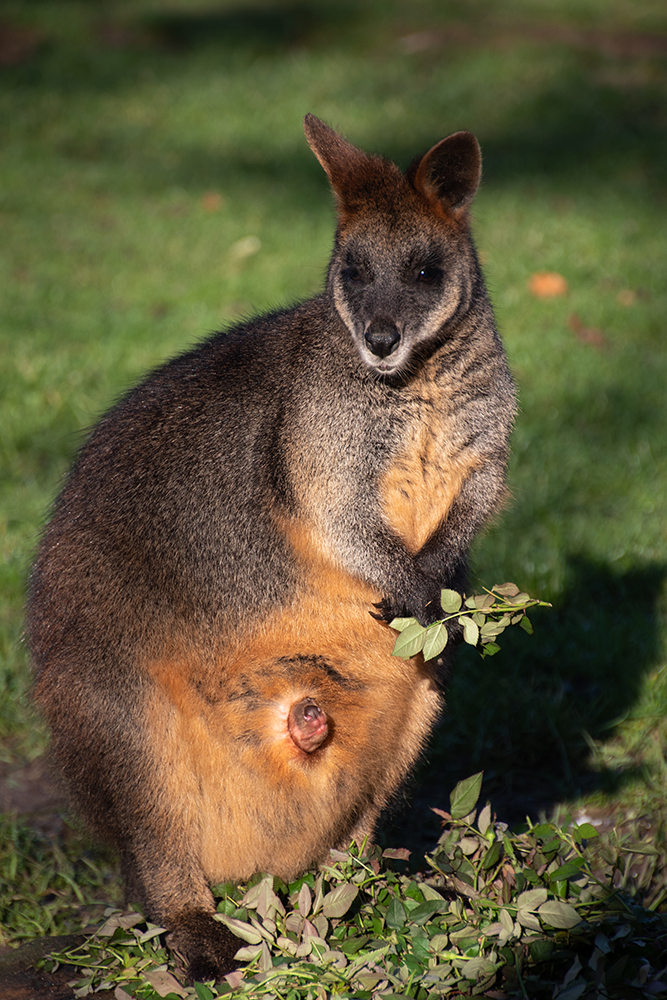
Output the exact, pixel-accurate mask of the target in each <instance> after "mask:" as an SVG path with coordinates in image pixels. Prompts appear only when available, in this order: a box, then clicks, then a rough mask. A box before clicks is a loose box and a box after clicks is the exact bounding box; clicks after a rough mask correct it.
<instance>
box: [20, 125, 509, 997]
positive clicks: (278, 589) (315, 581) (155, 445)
mask: <svg viewBox="0 0 667 1000" xmlns="http://www.w3.org/2000/svg"><path fill="white" fill-rule="evenodd" d="M305 127H306V135H307V138H308V141H309V143H310V145H311V147H312V148H313V151H314V152H315V154H316V156H317V157H318V159H319V160H320V162H321V163H322V165H323V167H324V169H325V170H326V172H327V175H328V176H329V179H330V182H331V185H332V188H333V190H334V193H335V195H336V199H337V204H338V213H339V225H338V229H337V233H336V240H335V245H334V250H333V255H332V260H331V265H330V269H329V276H328V281H327V289H326V291H325V292H324V293H323V294H322V295H320V296H318V297H317V298H315V299H312V300H311V301H309V302H305V303H302V304H300V305H297V306H295V307H294V308H292V309H289V310H285V311H283V312H278V313H274V314H272V315H269V316H265V317H260V318H258V319H257V320H255V321H254V322H252V323H249V324H246V325H244V326H241V327H238V328H236V329H233V330H230V331H228V332H226V333H224V334H219V335H216V336H215V337H213V338H211V339H210V340H208V341H206V342H204V343H203V344H201V345H200V346H199V347H197V348H195V349H194V350H192V351H189V352H188V353H186V354H184V355H183V356H182V357H180V358H176V359H174V360H173V361H172V362H169V363H168V364H166V365H164V366H163V367H162V368H160V369H158V370H157V371H156V372H154V373H153V374H151V375H149V376H148V377H147V378H146V379H145V381H144V382H143V383H142V384H141V385H139V386H138V387H137V388H136V389H135V390H133V391H132V392H131V393H129V394H128V395H127V396H126V397H125V398H124V399H123V400H121V401H120V403H119V404H118V405H117V406H116V407H115V408H114V409H113V410H112V411H111V412H110V413H109V414H108V415H107V416H106V417H105V418H104V419H103V420H102V421H101V422H100V424H99V425H98V427H97V428H96V429H95V430H94V432H93V433H92V435H91V437H90V439H89V441H88V442H87V444H86V445H85V446H84V448H83V449H82V451H81V454H80V455H79V457H78V459H77V462H76V464H75V466H74V468H73V470H72V472H71V474H70V477H69V479H68V481H67V483H66V485H65V487H64V489H63V491H62V493H61V496H60V498H59V500H58V502H57V504H56V507H55V511H54V515H53V518H52V521H51V523H50V525H49V527H48V529H47V531H46V532H45V535H44V539H43V541H42V544H41V547H40V550H39V553H38V557H37V561H36V564H35V568H34V571H33V575H32V578H31V587H30V600H29V617H28V632H29V639H30V644H31V649H32V654H33V658H34V662H35V666H36V671H37V681H36V687H35V693H36V698H37V701H38V703H39V704H40V705H41V707H42V709H43V710H44V712H45V714H46V716H47V718H48V719H49V722H50V723H51V727H52V748H53V755H54V758H55V760H56V762H57V763H58V765H59V767H60V769H61V770H62V773H63V775H64V778H65V780H66V782H67V784H68V786H69V789H70V792H71V796H72V801H73V803H74V805H75V806H76V808H77V809H78V810H79V811H80V812H81V814H82V815H83V817H84V818H85V819H86V820H87V822H88V823H89V825H90V827H91V828H92V829H93V830H94V831H95V832H96V833H97V834H98V835H99V836H101V837H104V838H106V839H107V840H109V841H111V842H112V843H113V844H115V845H116V847H117V848H118V850H119V852H120V854H121V858H122V863H123V870H124V873H125V877H126V880H127V890H128V896H129V897H130V899H131V900H134V901H137V902H140V903H141V904H142V905H143V906H144V907H145V909H146V912H147V914H148V915H149V916H150V917H151V918H152V919H153V920H155V921H158V922H161V923H163V924H164V925H165V926H166V927H167V928H168V929H169V938H168V940H169V943H170V946H171V947H172V948H173V949H174V951H175V952H176V953H177V954H179V955H181V956H182V960H183V963H184V965H185V967H186V970H187V975H188V977H189V979H190V980H194V979H198V978H199V979H201V978H211V977H217V976H220V975H221V974H223V973H224V972H225V971H227V970H228V969H229V968H231V967H232V964H233V955H234V951H235V950H236V948H237V946H238V944H239V942H238V941H237V940H236V939H234V938H233V937H232V936H231V935H230V934H229V932H228V931H227V930H226V929H225V928H224V927H223V926H222V925H221V924H219V923H217V922H216V921H215V920H213V918H212V914H213V911H214V904H213V898H212V896H211V893H210V890H209V888H208V886H209V884H210V883H212V882H219V881H223V880H227V879H245V878H247V877H249V876H250V875H252V874H253V873H255V872H257V871H265V870H268V871H271V872H273V873H274V874H276V875H280V876H281V877H282V878H283V879H286V880H288V879H292V878H293V877H294V876H296V875H297V874H298V873H299V872H301V871H303V870H304V869H306V868H308V867H310V866H312V865H316V864H318V863H320V862H321V861H323V860H324V859H325V858H326V857H327V855H328V851H329V849H330V848H331V847H335V846H339V847H340V846H344V845H346V844H347V843H349V841H350V839H351V838H353V837H356V838H361V837H363V836H365V835H367V834H371V833H372V832H373V828H374V824H375V822H376V820H377V817H378V814H379V812H380V811H381V809H382V808H383V807H384V806H385V805H386V804H387V802H388V801H389V800H390V799H391V797H392V795H394V793H395V792H396V790H397V789H398V788H399V787H400V785H401V783H402V782H403V781H404V780H405V777H406V775H408V774H409V772H410V770H411V768H412V766H413V765H414V763H415V761H416V759H417V757H418V756H419V753H420V752H421V749H422V747H423V745H424V741H425V739H426V738H427V736H428V734H429V732H430V730H431V728H432V726H433V725H434V723H435V721H436V719H437V717H438V714H439V712H440V711H441V706H442V696H441V693H440V681H441V677H440V675H439V673H438V669H439V668H438V667H437V666H436V664H434V663H424V662H423V660H422V658H421V657H420V656H419V657H415V658H414V659H413V660H411V661H408V662H404V661H402V660H399V659H397V658H395V657H393V656H392V652H391V651H392V647H393V642H394V637H395V633H393V632H392V631H391V629H389V628H388V625H387V622H388V621H390V620H391V618H392V617H394V616H395V615H396V614H400V613H408V614H414V615H416V616H417V617H419V618H420V620H422V621H424V622H428V621H431V620H434V618H435V617H437V614H438V598H439V592H440V589H441V588H442V587H451V586H454V587H461V586H463V585H464V582H465V572H466V553H467V549H468V546H469V544H470V541H471V539H472V537H473V536H474V534H475V532H476V531H477V530H478V529H479V527H480V526H481V525H482V524H483V523H484V521H485V520H486V519H488V517H489V516H490V515H492V514H493V512H494V511H495V510H496V509H497V507H498V505H499V504H500V503H501V502H502V499H503V496H504V470H505V463H506V457H507V442H508V436H509V431H510V427H511V424H512V420H513V415H514V394H513V387H512V383H511V379H510V377H509V374H508V371H507V365H506V362H505V358H504V355H503V352H502V347H501V345H500V341H499V339H498V336H497V333H496V332H495V329H494V326H493V317H492V314H491V309H490V306H489V303H488V299H487V297H486V293H485V291H484V286H483V281H482V277H481V274H480V271H479V268H478V265H477V261H476V257H475V251H474V247H473V244H472V240H471V238H470V233H469V229H468V222H467V205H468V203H469V202H470V200H471V199H472V197H473V195H474V193H475V190H476V187H477V183H478V181H479V173H480V162H481V161H480V157H479V148H478V146H477V143H476V141H475V140H474V138H473V137H472V136H471V135H470V134H469V133H457V134H456V135H455V136H450V137H449V138H448V139H445V140H443V141H442V142H441V143H438V145H436V146H434V147H433V149H432V150H430V151H429V153H427V154H426V156H425V157H422V158H421V159H420V160H419V161H417V163H416V164H415V165H414V166H413V168H411V170H410V171H409V172H408V174H407V175H405V176H404V175H403V174H401V172H400V171H399V170H398V168H397V167H395V166H394V165H393V164H391V163H388V162H387V161H385V160H383V159H381V158H380V157H369V156H367V155H366V154H365V153H362V152H361V151H360V150H357V149H356V148H355V147H354V146H352V145H351V144H350V143H348V142H347V141H346V140H344V139H342V138H341V137H340V136H338V135H337V134H336V133H335V132H333V131H332V130H331V129H329V128H328V126H326V125H324V124H323V123H322V122H319V121H318V120H317V119H316V118H313V116H307V118H306V123H305ZM378 608H379V609H380V614H379V615H378V613H377V609H378ZM378 619H381V620H378ZM455 637H456V636H454V638H455ZM453 645H454V643H451V644H450V647H451V646H453ZM448 655H449V654H448Z"/></svg>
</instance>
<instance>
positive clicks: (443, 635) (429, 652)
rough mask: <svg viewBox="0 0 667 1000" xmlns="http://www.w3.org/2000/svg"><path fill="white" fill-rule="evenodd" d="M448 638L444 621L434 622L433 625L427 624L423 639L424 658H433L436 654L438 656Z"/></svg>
mask: <svg viewBox="0 0 667 1000" xmlns="http://www.w3.org/2000/svg"><path fill="white" fill-rule="evenodd" d="M448 638H449V636H448V635H447V626H446V625H445V623H444V622H435V623H434V624H433V625H429V626H428V628H427V629H426V638H425V640H424V649H423V652H424V659H425V660H433V659H435V657H436V656H440V654H441V653H442V651H443V649H444V648H445V646H446V645H447V640H448Z"/></svg>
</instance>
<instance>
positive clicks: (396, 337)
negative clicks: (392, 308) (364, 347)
mask: <svg viewBox="0 0 667 1000" xmlns="http://www.w3.org/2000/svg"><path fill="white" fill-rule="evenodd" d="M400 339H401V335H400V333H399V331H398V327H397V326H396V324H395V323H392V322H391V320H386V319H374V320H371V322H370V323H369V326H368V329H367V330H366V333H365V340H366V343H367V344H368V347H369V350H371V351H372V352H373V354H376V355H377V356H378V358H386V357H387V355H388V354H391V352H392V351H395V350H396V348H397V347H398V343H399V341H400Z"/></svg>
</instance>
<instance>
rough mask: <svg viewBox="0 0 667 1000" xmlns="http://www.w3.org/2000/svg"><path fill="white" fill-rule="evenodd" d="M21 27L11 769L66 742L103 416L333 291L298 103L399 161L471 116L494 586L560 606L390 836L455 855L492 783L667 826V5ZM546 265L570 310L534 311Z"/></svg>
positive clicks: (8, 570)
mask: <svg viewBox="0 0 667 1000" xmlns="http://www.w3.org/2000/svg"><path fill="white" fill-rule="evenodd" d="M2 18H3V20H4V21H5V22H7V23H10V22H11V24H12V25H14V27H17V26H18V27H22V28H24V29H25V31H26V32H33V34H32V35H29V34H28V35H27V36H25V35H24V37H29V38H30V37H31V38H33V39H34V47H33V49H32V50H30V48H28V49H26V51H25V52H24V55H23V56H22V57H21V58H20V59H19V60H18V61H16V62H15V63H13V64H11V63H10V64H4V65H2V66H1V67H0V121H2V123H3V125H2V129H3V139H2V146H1V152H0V231H1V232H2V238H1V239H0V288H1V294H0V350H1V352H2V364H1V365H0V442H1V449H2V450H1V452H0V456H1V459H0V526H1V530H2V564H1V566H0V600H1V602H2V603H1V604H0V655H1V657H2V660H1V663H0V756H2V757H4V758H6V759H12V758H15V757H31V756H34V755H35V754H37V753H39V752H41V751H42V750H43V748H44V745H45V734H44V730H43V728H42V726H41V724H40V723H39V721H38V720H36V719H35V717H34V714H33V712H32V710H31V708H30V703H29V697H28V688H29V677H28V668H27V660H26V654H25V651H24V649H23V647H22V645H21V641H20V637H21V627H22V626H21V615H22V611H21V608H22V602H23V592H24V584H25V579H26V574H27V572H28V567H29V564H30V559H31V553H32V552H33V550H34V546H35V544H36V539H37V537H38V533H39V530H40V528H41V526H42V524H43V523H44V519H45V516H46V512H47V510H48V507H49V504H50V503H51V501H52V499H53V497H54V496H55V493H56V491H57V488H58V484H59V482H60V479H61V477H62V475H63V474H64V472H65V470H66V468H67V466H68V463H69V462H70V460H71V458H72V456H73V454H74V451H75V449H76V447H77V444H78V442H79V441H80V440H81V437H82V434H83V432H84V431H85V429H86V428H88V427H89V426H90V425H91V423H92V422H94V420H95V419H96V417H97V416H98V415H99V414H100V413H102V412H103V411H104V409H105V408H106V407H107V406H108V405H109V404H110V403H111V402H112V401H113V400H114V399H115V398H116V397H117V396H118V395H119V394H120V392H122V391H123V390H124V389H125V388H126V387H128V386H129V385H130V384H132V382H133V381H134V380H135V379H136V378H137V377H138V376H140V375H141V374H142V373H143V372H144V371H146V369H148V368H150V367H151V366H152V365H154V364H156V363H158V362H159V361H161V360H162V359H163V358H166V357H168V356H170V355H171V354H173V353H175V352H176V351H178V350H180V349H181V348H183V347H184V346H186V345H188V344H190V343H192V342H194V341H195V340H197V339H198V338H200V337H202V336H203V335H205V334H206V333H207V332H209V331H211V330H214V329H216V328H219V327H220V326H221V325H223V324H225V323H227V322H230V321H232V320H233V319H234V318H235V317H237V316H239V315H245V314H248V313H250V312H254V311H260V310H263V309H266V308H269V307H272V306H275V305H279V304H285V303H289V302H290V301H293V300H295V299H297V298H299V297H303V296H306V295H309V294H311V293H312V292H314V291H315V290H317V289H318V288H319V287H321V283H322V278H323V274H324V269H325V267H326V262H327V254H328V249H329V246H330V243H331V237H332V231H333V213H332V201H331V197H330V194H329V191H328V188H327V184H326V179H325V177H324V174H323V173H322V171H321V169H320V167H319V166H318V164H317V162H316V161H315V159H314V157H313V156H312V154H311V153H310V151H309V150H308V148H307V146H306V143H305V141H304V138H303V135H302V132H301V119H302V117H303V115H304V114H305V113H306V112H307V111H312V112H314V113H315V114H317V115H319V116H320V117H322V118H323V119H325V120H326V121H329V122H330V123H331V124H333V125H336V126H338V127H340V128H341V129H342V130H343V131H344V132H345V134H346V135H348V136H349V138H350V139H351V140H352V141H354V142H356V143H357V144H358V145H360V146H361V147H363V148H366V149H372V150H377V151H380V152H382V153H384V154H386V155H388V156H389V157H391V158H393V159H395V160H397V162H399V163H400V164H401V165H404V166H405V165H407V163H408V162H409V161H410V159H411V158H412V156H413V155H414V154H415V153H417V152H419V151H423V150H425V149H427V148H428V147H429V146H430V145H432V144H433V143H434V142H435V141H437V140H438V139H439V138H441V137H442V136H443V135H445V134H447V133H449V132H452V131H455V130H456V129H459V128H470V129H472V130H473V131H474V132H475V133H476V134H477V135H478V137H479V139H480V141H481V144H482V147H483V152H484V163H485V173H484V183H483V187H482V190H481V192H480V194H479V196H478V199H477V201H476V203H475V233H476V239H477V243H478V246H479V248H480V251H481V254H482V257H483V260H484V264H485V270H486V273H487V277H488V282H489V287H490V290H491V293H492V297H493V300H494V303H495V306H496V312H497V317H498V322H499V326H500V329H501V331H502V333H503V336H504V339H505V343H506V345H507V350H508V353H509V356H510V360H511V363H512V367H513V370H514V372H515V375H516V378H517V381H518V384H519V390H520V399H521V414H520V416H519V419H518V421H517V427H516V432H515V435H514V444H513V458H512V465H511V474H510V486H511V490H512V500H511V502H510V504H509V505H508V508H507V510H506V511H505V512H504V513H503V515H502V516H501V517H500V518H499V519H498V521H497V523H496V524H495V525H494V527H493V528H492V530H490V531H489V532H488V533H487V535H486V536H485V537H484V538H483V539H481V540H480V541H479V543H478V544H477V545H476V549H475V576H476V583H478V582H481V583H483V584H486V585H490V584H493V583H500V582H502V580H505V579H510V580H515V581H516V582H517V583H518V584H520V586H521V587H522V588H524V589H526V590H528V591H529V592H530V593H531V594H533V593H534V594H537V595H539V596H540V597H541V598H543V599H544V600H546V601H550V602H551V603H552V604H553V606H554V608H553V610H550V611H543V612H540V613H538V614H536V615H535V626H536V634H535V636H533V637H527V636H525V635H521V634H520V635H517V636H514V635H511V636H508V637H507V640H505V639H504V637H503V640H502V642H501V645H502V646H503V650H502V652H501V653H500V654H498V656H496V657H493V658H491V659H488V660H484V661H483V660H481V659H480V658H479V656H478V655H477V654H476V653H474V652H472V651H467V650H464V651H462V655H461V657H460V659H459V662H458V664H457V667H456V670H455V672H454V675H453V677H452V680H451V684H450V688H449V695H448V710H449V714H448V716H447V718H446V720H445V721H444V723H443V726H442V727H441V729H440V731H439V732H438V734H437V736H436V737H435V738H434V740H433V742H432V745H431V749H430V750H429V754H428V759H427V761H426V762H425V763H424V765H423V767H422V768H421V770H420V773H419V780H420V781H421V782H422V785H423V787H424V789H425V790H424V791H423V792H418V793H417V794H416V796H415V798H414V805H413V808H412V811H410V812H406V813H404V814H403V815H402V817H400V818H399V820H398V821H397V822H396V824H395V826H394V827H393V828H391V827H388V828H387V832H386V834H385V838H386V840H387V842H388V843H392V844H393V845H396V844H401V843H403V842H410V843H412V844H416V845H423V846H425V847H430V846H432V844H433V843H434V842H435V839H436V838H437V835H438V830H437V823H436V821H435V820H433V821H432V825H431V826H430V827H429V818H428V817H429V815H430V814H429V813H428V808H427V807H428V806H431V805H433V806H438V805H441V804H442V800H444V799H445V797H446V793H447V791H448V790H449V788H450V787H452V785H453V784H455V782H456V781H457V780H459V779H460V778H461V777H462V776H464V775H466V774H469V773H471V772H473V771H478V770H482V769H483V770H484V771H485V776H486V777H485V794H488V795H490V796H491V798H492V801H493V803H494V806H495V807H496V808H497V809H498V811H499V813H500V814H501V817H502V818H510V819H517V818H521V817H522V816H523V815H525V813H526V812H527V811H528V812H530V814H531V815H532V816H533V817H537V816H538V815H539V814H540V812H541V811H544V812H545V813H547V814H549V813H550V812H551V811H552V810H553V809H554V808H556V807H557V806H558V804H559V803H563V802H566V803H568V804H569V806H570V807H572V808H578V807H581V808H582V809H589V810H590V809H591V808H598V809H609V810H611V811H612V812H614V813H615V814H617V815H618V816H619V817H620V818H623V817H625V816H627V815H636V814H638V813H647V814H649V815H650V816H652V817H654V818H655V821H656V823H657V824H658V828H659V829H663V824H664V823H665V821H666V820H667V817H666V816H665V807H664V804H663V800H664V782H665V761H664V746H665V740H666V737H667V728H666V726H665V722H664V719H665V715H666V709H667V654H666V642H665V639H666V611H667V588H666V583H665V578H666V574H667V534H666V526H667V489H666V485H667V435H666V434H665V427H666V426H667V412H666V410H667V403H666V393H665V385H667V352H666V351H665V347H664V316H665V315H666V314H667V288H666V283H665V280H664V260H665V252H666V250H667V239H666V238H665V233H664V213H665V209H666V207H667V204H666V201H667V199H666V197H665V193H666V192H667V166H666V165H667V110H666V109H667V46H665V45H664V44H663V46H662V49H661V50H660V49H659V48H658V47H657V46H656V45H655V44H653V45H652V44H650V40H651V39H655V38H657V37H658V34H657V33H660V32H662V36H661V37H662V38H663V39H664V37H665V35H667V16H666V15H665V13H664V7H663V4H661V3H658V2H657V0H656V2H653V0H645V2H644V0H642V2H630V0H615V2H605V3H603V2H602V0H586V2H585V3H583V2H581V0H577V3H574V2H569V0H568V2H566V0H549V2H548V3H545V2H540V3H538V2H537V0H510V2H508V3H504V4H502V5H500V4H496V3H493V2H492V0H477V2H474V3H462V2H458V3H456V2H453V3H451V4H448V5H444V4H440V3H437V2H436V0H419V2H414V3H412V4H407V5H406V4H405V3H398V2H397V0H396V2H393V0H392V2H386V0H385V2H383V3H380V2H379V0H377V2H376V0H366V2H362V3H356V4H352V3H349V4H347V5H346V4H344V3H333V2H332V3H317V4H315V3H310V4H308V3H305V2H304V3H302V4H300V5H293V4H284V5H282V6H281V5H279V4H277V3H270V2H268V0H267V2H264V3H257V4H256V5H250V4H248V3H242V2H241V3H238V4H236V5H233V4H231V3H230V4H216V5H213V4H211V3H207V2H206V0H201V2H198V3H194V2H186V0H180V2H178V0H171V2H167V0H126V2H120V0H108V2H106V3H105V4H104V5H96V4H92V3H86V2H83V0H81V2H45V0H43V2H40V0H31V2H27V0H26V2H20V0H16V2H12V0H7V2H6V3H5V4H4V5H3V13H2ZM415 36H417V39H416V41H415ZM406 39H407V40H406ZM2 52H3V50H2V48H1V47H0V57H1V56H2ZM215 196H219V198H216V197H215ZM248 237H252V238H253V239H252V240H251V241H249V242H248ZM242 241H246V242H242ZM244 250H245V251H248V250H251V251H253V252H251V253H248V252H246V253H244ZM538 271H557V272H559V273H560V274H562V275H563V276H564V277H565V279H566V280H567V282H568V293H567V295H565V296H563V297H560V298H555V299H536V298H535V297H534V296H532V295H531V293H530V291H529V290H528V287H527V282H528V280H529V278H530V276H531V275H532V274H533V273H535V272H538ZM573 317H576V318H575V319H573ZM573 327H574V328H576V329H573ZM582 327H583V329H584V330H591V329H592V330H596V331H600V334H596V335H595V337H593V342H590V340H591V338H590V337H589V339H588V340H586V339H585V334H584V338H583V339H582V335H581V328H582ZM577 330H579V335H577ZM420 833H421V834H422V837H421V840H420V836H419V834H420Z"/></svg>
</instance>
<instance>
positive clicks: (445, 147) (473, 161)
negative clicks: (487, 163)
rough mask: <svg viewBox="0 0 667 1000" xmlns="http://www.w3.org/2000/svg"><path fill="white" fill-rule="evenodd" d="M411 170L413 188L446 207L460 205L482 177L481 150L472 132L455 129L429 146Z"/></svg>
mask: <svg viewBox="0 0 667 1000" xmlns="http://www.w3.org/2000/svg"><path fill="white" fill-rule="evenodd" d="M413 169H414V173H413V174H412V183H413V184H414V186H415V188H416V189H417V190H418V191H420V192H421V193H422V194H424V195H425V196H426V197H427V198H433V197H434V196H435V197H436V198H437V199H438V200H439V201H442V202H444V203H445V204H446V205H447V206H448V207H449V208H463V207H464V206H465V205H469V204H470V202H471V201H472V200H473V198H474V197H475V193H476V191H477V188H478V187H479V182H480V180H481V177H482V153H481V150H480V148H479V143H478V142H477V139H476V138H475V136H474V135H473V134H472V132H455V133H454V135H450V136H448V137H447V138H446V139H443V140H442V141H441V142H439V143H438V144H437V145H436V146H434V147H433V149H429V151H428V153H426V154H425V155H424V156H423V157H422V159H421V160H420V161H419V163H418V164H417V165H416V167H415V168H413Z"/></svg>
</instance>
